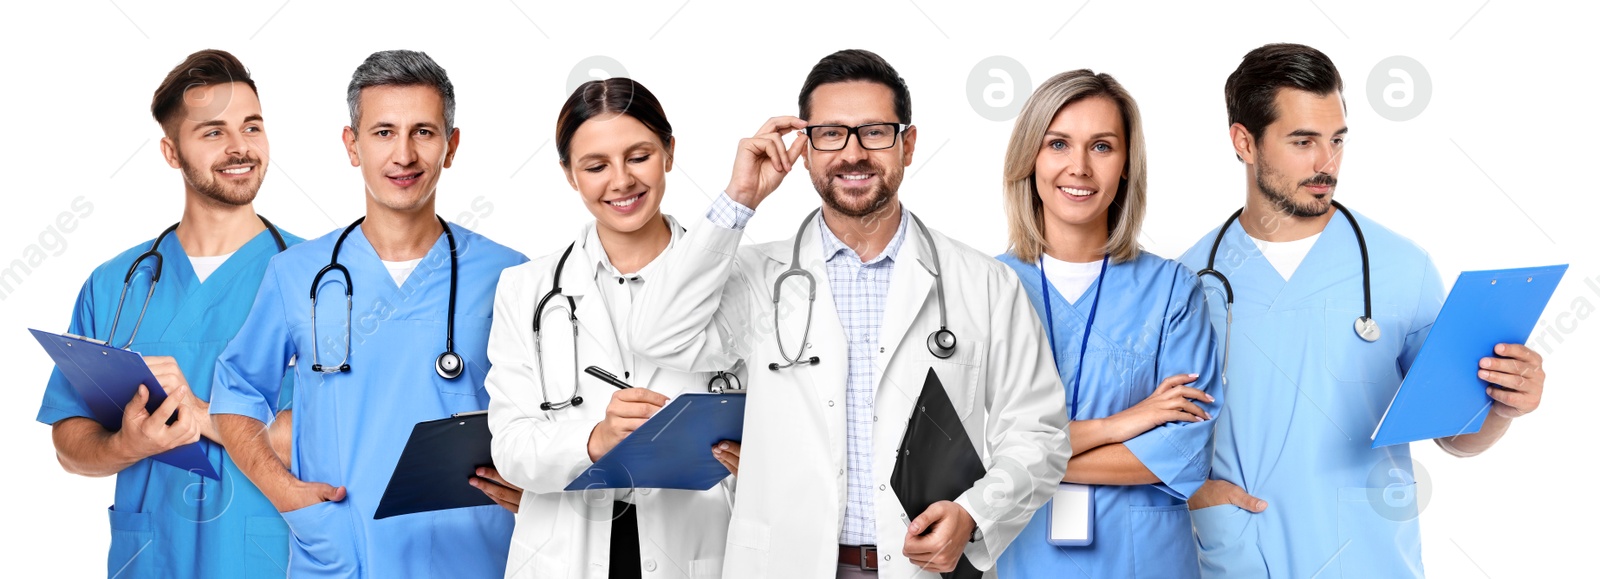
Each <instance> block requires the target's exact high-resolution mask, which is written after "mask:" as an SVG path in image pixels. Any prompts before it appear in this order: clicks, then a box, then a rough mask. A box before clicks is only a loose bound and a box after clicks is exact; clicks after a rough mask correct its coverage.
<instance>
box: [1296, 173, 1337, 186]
mask: <svg viewBox="0 0 1600 579" xmlns="http://www.w3.org/2000/svg"><path fill="white" fill-rule="evenodd" d="M1338 184H1339V178H1338V177H1334V176H1333V175H1329V174H1327V173H1317V174H1316V175H1313V176H1312V177H1311V178H1310V179H1306V180H1304V181H1301V182H1300V186H1301V187H1334V186H1337V185H1338Z"/></svg>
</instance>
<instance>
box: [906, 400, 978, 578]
mask: <svg viewBox="0 0 1600 579" xmlns="http://www.w3.org/2000/svg"><path fill="white" fill-rule="evenodd" d="M987 472H988V469H987V468H985V467H984V466H983V457H981V456H979V455H978V450H977V448H976V447H974V446H972V439H971V438H968V437H967V431H966V429H965V428H963V427H962V426H961V416H960V415H958V414H956V407H955V405H954V404H951V403H950V396H949V394H947V393H946V392H945V390H944V383H943V382H940V381H939V375H938V374H935V373H934V371H933V369H932V368H929V369H928V378H927V380H926V381H924V382H923V384H922V393H921V394H919V395H917V405H916V407H915V408H913V409H912V413H911V422H910V423H908V424H907V425H906V434H905V436H904V437H903V438H901V440H900V451H899V456H896V457H895V460H894V473H893V474H890V475H889V485H890V486H892V487H894V494H895V495H896V496H898V497H900V506H901V507H903V508H904V509H905V510H906V516H907V517H911V518H915V517H916V516H917V515H921V514H922V512H923V511H926V510H928V506H929V505H932V504H933V503H936V502H939V501H953V500H955V499H956V498H957V497H960V496H961V493H964V492H967V489H970V488H972V485H973V483H976V482H978V479H981V478H983V475H984V474H985V473H987ZM942 575H943V576H944V579H976V578H981V577H983V572H982V571H979V570H978V568H977V567H974V566H973V565H972V562H971V561H968V560H967V556H966V555H962V556H961V561H960V562H958V563H957V564H956V570H955V571H951V572H949V573H943V574H942Z"/></svg>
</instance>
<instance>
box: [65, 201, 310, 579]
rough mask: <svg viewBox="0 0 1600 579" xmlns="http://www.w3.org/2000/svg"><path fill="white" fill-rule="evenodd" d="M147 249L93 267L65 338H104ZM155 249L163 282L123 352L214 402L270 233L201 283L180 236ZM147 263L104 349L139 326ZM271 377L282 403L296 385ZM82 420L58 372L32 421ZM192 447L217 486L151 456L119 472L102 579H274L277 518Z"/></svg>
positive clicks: (217, 462) (282, 562) (279, 551)
mask: <svg viewBox="0 0 1600 579" xmlns="http://www.w3.org/2000/svg"><path fill="white" fill-rule="evenodd" d="M280 233H281V232H280ZM283 238H284V243H285V244H286V245H291V246H292V245H293V244H297V243H299V242H300V241H301V240H300V238H298V237H294V236H292V235H289V234H287V233H283ZM153 241H154V240H151V241H146V242H144V243H141V244H139V245H137V246H135V247H133V248H132V249H129V250H127V251H125V252H123V253H122V254H120V255H118V256H117V257H115V258H112V259H111V260H110V261H107V262H105V263H104V264H102V265H101V266H100V267H98V268H96V269H95V270H94V273H93V274H91V275H90V276H89V280H88V281H86V282H84V284H83V289H82V291H80V292H79V294H78V302H77V307H76V309H75V310H74V311H73V314H72V321H71V323H70V324H69V325H68V329H67V332H69V333H72V334H77V335H80V336H89V337H93V338H98V339H107V338H108V336H106V335H105V334H106V333H107V332H109V331H110V330H111V325H112V323H111V322H112V320H111V316H113V315H115V312H116V310H117V296H118V295H119V294H121V293H122V289H123V278H124V275H125V274H127V272H128V267H129V266H131V265H133V261H134V259H135V258H137V257H138V256H139V254H141V253H144V251H145V250H147V249H149V248H150V244H151V243H152V242H153ZM157 249H158V250H159V251H160V252H161V254H162V255H163V256H164V257H163V265H162V274H161V281H160V282H159V283H157V284H156V287H155V293H154V295H152V296H151V297H150V306H149V309H148V311H146V312H145V313H144V322H143V324H141V325H139V331H138V334H137V336H136V340H135V341H134V342H133V344H132V345H131V346H130V349H132V350H133V351H135V352H138V353H140V354H143V355H146V356H172V357H173V358H175V359H176V360H177V362H178V368H179V369H180V370H182V371H183V374H184V377H185V378H186V379H187V380H188V381H189V388H190V389H191V390H192V391H193V392H194V394H195V396H198V397H200V398H201V399H206V400H212V399H214V396H213V392H212V389H211V378H212V370H213V369H214V366H215V362H216V359H217V356H218V355H220V354H222V350H223V348H224V347H225V346H227V344H228V340H231V339H232V338H233V336H234V334H235V333H237V332H238V330H239V327H240V325H242V324H243V323H244V320H245V316H246V314H247V313H248V312H249V311H250V304H251V302H252V301H253V298H254V297H255V290H256V288H257V287H258V286H260V284H261V277H262V274H263V272H264V271H265V270H266V268H267V261H268V260H269V259H270V258H272V256H273V255H275V254H277V253H278V245H277V243H276V242H275V241H274V240H273V237H272V232H271V231H262V232H261V233H260V234H258V235H256V236H255V237H254V238H252V239H251V240H250V241H249V242H247V243H245V244H244V246H242V247H240V248H239V249H238V251H236V252H234V254H233V256H232V257H229V258H228V260H227V261H226V262H224V263H223V264H222V265H221V266H220V267H218V268H217V270H216V271H214V272H212V273H211V275H210V276H208V277H207V278H206V281H205V283H201V282H200V279H199V278H198V277H197V276H196V275H195V272H194V268H193V267H192V266H191V265H190V263H189V259H188V258H187V257H186V256H185V254H184V252H183V246H182V245H181V244H180V243H179V242H178V236H177V235H168V236H167V237H166V239H164V240H162V242H161V246H160V247H159V248H157ZM155 267H156V260H154V259H146V260H144V261H143V262H140V264H139V271H138V272H136V273H135V274H134V278H133V280H132V283H131V285H130V286H129V287H128V291H127V298H126V302H125V305H124V306H123V308H122V314H121V316H122V319H121V322H120V323H119V324H118V325H117V333H118V335H117V336H116V337H115V338H113V340H114V344H113V345H115V346H121V345H123V343H124V342H125V341H126V340H127V339H128V335H129V334H130V333H132V331H133V327H134V325H135V324H136V323H138V319H139V310H140V308H141V305H142V304H143V303H144V296H145V294H146V292H147V291H149V289H150V279H151V274H152V273H154V271H155ZM272 380H273V381H274V384H275V386H277V388H278V389H281V391H282V392H284V393H285V395H286V397H287V396H288V395H289V393H291V392H293V388H292V387H293V381H292V379H289V378H287V377H286V376H285V375H284V373H282V372H279V373H278V374H277V375H275V376H273V377H272ZM90 416H91V415H90V413H89V407H88V406H87V405H86V404H85V403H84V401H83V399H82V398H81V397H79V396H78V393H77V391H76V390H74V389H73V388H72V385H71V384H70V383H68V382H67V380H66V378H65V377H64V376H63V375H62V374H61V371H60V370H56V371H54V372H52V373H51V375H50V382H49V384H48V385H47V386H46V387H45V393H44V401H43V403H42V404H40V406H39V416H38V420H39V422H43V423H45V424H55V423H56V422H59V421H61V420H64V419H67V418H72V417H85V418H89V417H90ZM200 444H201V445H202V447H203V448H204V449H205V451H206V455H207V456H209V457H210V458H211V465H212V467H214V468H216V469H217V472H219V473H220V474H221V475H222V480H220V481H217V480H212V479H209V478H205V477H202V476H200V475H198V474H194V473H190V472H188V471H185V470H182V469H179V468H177V467H174V466H171V465H168V464H165V463H161V462H156V461H154V460H151V459H148V458H147V459H144V460H141V461H139V462H137V463H134V464H133V466H130V467H128V468H126V469H123V471H122V472H120V473H117V485H116V498H115V500H114V502H113V503H112V505H111V508H109V509H108V510H107V514H108V516H109V517H110V520H111V551H110V554H109V555H108V556H107V558H106V575H107V576H116V577H245V578H253V577H283V574H284V570H285V569H286V568H287V564H288V561H287V559H288V553H289V544H288V538H289V533H288V529H287V527H285V526H284V522H283V519H282V518H281V517H279V516H278V511H277V510H276V509H274V508H273V506H272V504H271V503H270V502H268V501H267V499H266V497H264V496H262V494H261V491H260V490H257V489H256V487H255V485H253V484H251V482H250V479H248V478H246V477H245V476H244V473H243V472H240V471H239V469H238V467H237V466H235V465H234V464H233V460H232V459H231V458H230V457H229V456H228V453H227V452H225V451H224V450H223V449H222V447H221V446H219V445H217V444H215V443H213V442H211V441H210V440H207V439H201V442H200Z"/></svg>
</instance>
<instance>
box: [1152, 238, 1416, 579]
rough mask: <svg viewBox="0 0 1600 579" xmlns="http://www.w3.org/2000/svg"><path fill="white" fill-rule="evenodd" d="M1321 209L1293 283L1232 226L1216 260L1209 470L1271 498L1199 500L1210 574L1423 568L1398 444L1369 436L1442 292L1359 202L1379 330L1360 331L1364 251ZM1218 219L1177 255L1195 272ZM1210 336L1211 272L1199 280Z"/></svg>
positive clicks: (1361, 573) (1199, 528) (1199, 527)
mask: <svg viewBox="0 0 1600 579" xmlns="http://www.w3.org/2000/svg"><path fill="white" fill-rule="evenodd" d="M1332 211H1333V215H1332V219H1331V220H1330V221H1329V222H1328V225H1327V228H1326V229H1324V230H1323V233H1322V236H1321V237H1320V238H1318V239H1317V241H1316V243H1315V244H1314V245H1313V246H1312V247H1311V251H1310V253H1308V254H1307V255H1306V257H1305V260H1304V261H1303V262H1301V264H1300V267H1299V268H1298V269H1296V270H1295V272H1294V274H1293V275H1292V276H1290V278H1289V280H1288V281H1285V280H1284V279H1283V278H1282V277H1281V276H1280V275H1279V274H1278V270H1276V269H1274V268H1273V267H1272V265H1271V264H1270V263H1268V262H1267V260H1266V258H1264V257H1262V255H1261V252H1260V251H1259V250H1258V249H1257V248H1256V246H1255V243H1254V242H1252V241H1251V240H1250V238H1249V236H1248V235H1247V234H1245V232H1244V230H1243V229H1241V228H1240V227H1239V225H1237V224H1235V225H1234V226H1232V227H1229V228H1228V231H1227V234H1226V235H1225V236H1224V237H1223V241H1222V246H1221V248H1220V249H1219V250H1218V251H1217V259H1216V266H1215V267H1216V269H1217V270H1219V271H1221V272H1222V273H1223V274H1224V275H1226V276H1227V277H1228V279H1229V281H1230V282H1231V283H1232V285H1233V292H1234V304H1233V354H1232V356H1233V357H1232V360H1231V361H1230V362H1229V367H1228V386H1227V388H1226V390H1227V395H1228V404H1227V405H1226V406H1225V407H1224V408H1223V411H1222V414H1221V415H1220V416H1218V417H1217V418H1216V421H1217V426H1216V430H1217V432H1216V437H1217V441H1216V452H1215V454H1214V457H1213V460H1212V477H1213V478H1217V479H1221V480H1226V481H1229V482H1232V483H1234V484H1237V485H1239V486H1241V487H1243V488H1244V490H1245V491H1247V492H1249V493H1250V494H1252V495H1255V496H1257V497H1260V498H1261V499H1263V500H1265V501H1267V505H1268V507H1267V510H1266V511H1265V512H1262V513H1259V514H1252V513H1250V512H1248V511H1244V510H1242V509H1240V508H1238V507H1235V506H1232V505H1227V504H1224V505H1219V506H1214V507H1209V508H1205V509H1200V510H1198V511H1194V512H1193V513H1192V516H1193V517H1194V527H1195V534H1196V535H1197V538H1198V540H1199V546H1200V562H1201V568H1202V572H1203V574H1204V575H1205V576H1207V577H1229V578H1236V577H1243V578H1249V577H1269V576H1270V577H1310V576H1313V575H1316V576H1317V577H1321V578H1325V579H1332V578H1338V577H1345V578H1351V579H1354V578H1358V577H1359V578H1371V577H1385V578H1387V577H1421V576H1422V540H1421V534H1420V529H1419V526H1418V524H1417V519H1416V515H1417V510H1416V503H1415V499H1416V488H1415V482H1414V481H1415V478H1414V477H1413V476H1412V474H1411V473H1412V467H1411V450H1410V448H1409V447H1408V446H1407V445H1403V444H1402V445H1397V446H1389V447H1384V448H1378V449H1373V448H1371V446H1372V440H1371V438H1372V433H1373V431H1374V430H1375V429H1376V428H1377V425H1378V420H1379V419H1380V418H1382V417H1383V413H1384V411H1385V410H1386V409H1387V408H1388V406H1389V401H1390V400H1391V399H1393V398H1394V393H1395V390H1396V389H1398V388H1399V386H1400V380H1401V378H1402V377H1403V376H1405V372H1406V370H1407V369H1408V368H1410V367H1411V362H1412V360H1414V359H1415V358H1416V355H1417V350H1418V349H1419V348H1420V347H1421V346H1422V342H1423V340H1425V339H1426V338H1427V336H1428V330H1429V329H1431V328H1432V327H1433V320H1434V318H1435V317H1437V316H1438V314H1439V307H1440V306H1441V305H1442V303H1443V299H1444V289H1443V285H1442V284H1441V283H1440V279H1439V272H1438V270H1437V269H1435V268H1434V265H1433V261H1432V260H1431V259H1430V258H1429V257H1428V254H1427V253H1425V252H1424V251H1423V250H1422V249H1421V248H1419V247H1417V246H1416V245H1415V244H1413V243H1411V241H1410V240H1407V239H1405V238H1403V237H1401V236H1399V235H1398V234H1396V233H1394V232H1393V231H1390V230H1388V229H1386V228H1384V227H1383V226H1381V225H1378V224H1377V223H1374V222H1372V221H1371V220H1369V219H1367V218H1365V217H1363V216H1361V215H1360V214H1356V219H1357V221H1358V222H1359V223H1360V224H1361V229H1362V232H1363V233H1364V234H1365V237H1366V242H1367V251H1368V253H1369V255H1370V256H1371V262H1372V309H1373V317H1374V318H1376V320H1377V322H1378V324H1379V326H1380V329H1381V337H1380V339H1379V340H1378V341H1377V342H1372V343H1369V342H1366V341H1364V340H1362V339H1361V338H1360V337H1359V336H1357V335H1356V333H1355V327H1354V325H1355V320H1356V318H1357V317H1359V316H1361V315H1362V297H1361V253H1360V250H1359V249H1358V247H1357V245H1356V238H1355V232H1354V230H1353V229H1351V227H1350V224H1349V222H1348V221H1346V220H1345V217H1344V215H1342V214H1339V213H1338V210H1336V209H1335V210H1332ZM1216 234H1217V232H1216V230H1215V229H1213V230H1212V231H1211V232H1210V233H1207V234H1206V236H1205V237H1203V238H1201V239H1200V241H1199V242H1198V243H1196V244H1195V246H1194V247H1193V248H1191V249H1190V250H1189V252H1188V253H1186V254H1184V256H1183V259H1182V261H1183V263H1184V265H1187V266H1189V267H1190V268H1191V269H1193V270H1195V271H1198V270H1200V269H1202V268H1204V267H1205V266H1206V257H1207V255H1208V254H1209V253H1210V251H1211V244H1212V240H1214V239H1216ZM1203 281H1204V283H1205V284H1206V286H1207V288H1208V290H1207V291H1208V294H1209V296H1210V297H1211V298H1213V301H1212V302H1211V303H1212V304H1213V305H1214V306H1215V307H1212V308H1211V320H1212V323H1213V324H1214V325H1215V326H1216V328H1217V335H1218V336H1221V335H1222V332H1223V331H1224V324H1225V323H1226V318H1225V317H1224V313H1225V312H1224V310H1223V308H1222V307H1221V303H1222V291H1221V284H1220V283H1217V282H1216V281H1215V280H1214V279H1212V278H1210V277H1209V276H1207V278H1206V279H1205V280H1203Z"/></svg>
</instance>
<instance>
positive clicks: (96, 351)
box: [28, 329, 222, 480]
mask: <svg viewBox="0 0 1600 579" xmlns="http://www.w3.org/2000/svg"><path fill="white" fill-rule="evenodd" d="M28 331H29V332H32V333H33V337H34V339H36V340H38V341H39V345H40V346H44V350H45V352H46V353H48V354H50V359H52V360H55V362H56V367H57V368H60V369H61V374H62V375H64V376H66V377H67V382H68V383H70V384H72V389H73V390H77V391H78V396H79V397H80V398H83V401H84V402H85V403H87V404H88V405H89V413H90V414H91V415H93V417H94V421H95V422H99V423H100V425H101V426H104V427H105V428H106V430H111V431H117V430H121V429H122V407H123V406H125V405H127V404H128V401H130V400H133V395H134V394H135V393H137V392H138V391H139V385H140V384H144V385H145V386H146V387H148V389H149V390H150V400H149V401H147V402H146V403H145V410H148V411H150V412H155V411H156V409H157V408H160V407H161V402H162V401H164V400H166V399H167V391H166V390H164V389H162V388H161V383H160V382H157V381H156V377H155V375H153V374H151V373H150V366H148V365H146V364H145V363H144V357H142V356H140V355H139V354H138V353H137V352H133V351H129V350H123V349H121V348H112V347H108V346H106V345H104V344H100V343H98V342H92V341H88V340H84V339H81V338H78V337H76V336H63V335H60V334H52V333H50V332H41V331H39V330H33V329H30V330H28ZM204 444H209V443H207V442H205V441H203V440H202V441H201V442H196V443H194V444H186V445H183V446H180V447H177V448H174V449H172V450H169V451H166V452H163V453H161V454H158V455H155V456H152V457H150V458H153V459H155V460H157V461H159V462H164V463H167V464H169V465H172V466H175V467H177V468H181V469H183V470H186V471H189V472H193V473H196V474H199V475H201V476H204V477H206V478H210V479H214V480H222V477H221V476H220V475H218V474H217V470H216V468H214V467H212V466H211V459H209V458H207V457H206V451H205V448H204V447H203V446H202V445H204Z"/></svg>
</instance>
